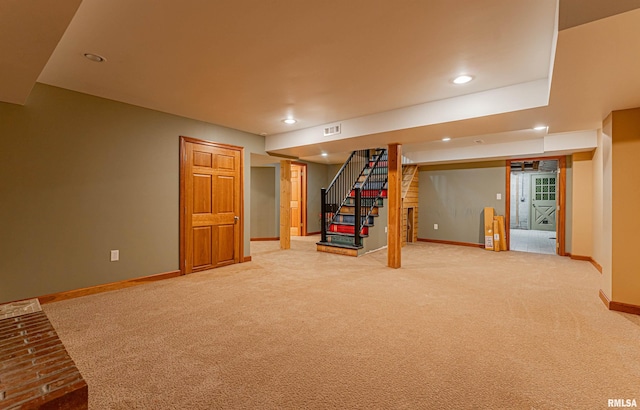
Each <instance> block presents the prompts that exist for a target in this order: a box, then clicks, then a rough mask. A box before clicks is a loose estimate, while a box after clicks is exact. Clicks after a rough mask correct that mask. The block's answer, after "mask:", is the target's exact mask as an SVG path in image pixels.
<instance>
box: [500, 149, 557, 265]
mask: <svg viewBox="0 0 640 410" xmlns="http://www.w3.org/2000/svg"><path fill="white" fill-rule="evenodd" d="M542 160H545V161H546V160H557V161H558V169H559V170H560V173H559V174H558V200H557V202H556V207H557V206H560V212H557V213H556V244H557V245H556V254H557V255H560V256H566V255H567V254H566V252H565V238H566V232H565V230H566V216H567V210H566V207H567V192H566V190H567V157H566V156H551V157H533V158H513V159H508V160H506V170H507V172H506V173H507V177H506V180H507V183H506V190H505V197H506V198H505V211H504V213H505V216H504V220H505V221H504V224H505V238H506V240H507V250H509V249H510V248H511V246H510V241H509V237H510V235H511V162H520V161H542Z"/></svg>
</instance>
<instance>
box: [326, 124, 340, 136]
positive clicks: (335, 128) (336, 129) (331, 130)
mask: <svg viewBox="0 0 640 410" xmlns="http://www.w3.org/2000/svg"><path fill="white" fill-rule="evenodd" d="M341 132H342V126H341V124H336V125H332V126H330V127H325V128H324V136H325V137H328V136H330V135H336V134H340V133H341Z"/></svg>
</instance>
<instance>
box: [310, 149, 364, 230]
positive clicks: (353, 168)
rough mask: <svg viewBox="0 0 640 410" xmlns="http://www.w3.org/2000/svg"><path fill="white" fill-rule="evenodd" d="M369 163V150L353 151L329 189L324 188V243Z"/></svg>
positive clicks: (322, 203)
mask: <svg viewBox="0 0 640 410" xmlns="http://www.w3.org/2000/svg"><path fill="white" fill-rule="evenodd" d="M368 162H369V150H368V149H363V150H359V151H353V152H352V153H351V155H350V156H349V158H348V159H347V161H346V162H345V163H344V165H342V168H340V171H338V173H337V174H336V176H335V177H334V178H333V181H331V184H329V188H326V189H325V188H322V190H321V192H320V198H321V201H322V202H321V210H320V218H321V222H320V225H321V238H320V240H321V241H322V242H326V241H327V231H328V230H329V226H330V225H331V223H332V222H333V219H334V217H335V216H336V214H337V213H338V211H339V210H340V208H341V207H342V204H343V203H344V200H345V198H347V196H349V194H350V193H351V190H352V189H353V185H354V182H355V181H357V179H358V178H359V177H360V175H361V174H362V170H363V169H364V168H365V166H366V165H367V164H368ZM356 204H357V203H356Z"/></svg>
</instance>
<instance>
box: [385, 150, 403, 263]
mask: <svg viewBox="0 0 640 410" xmlns="http://www.w3.org/2000/svg"><path fill="white" fill-rule="evenodd" d="M388 157H389V162H388V164H389V182H388V185H387V198H388V199H389V214H388V215H389V218H388V236H387V265H388V266H389V267H390V268H399V267H400V266H401V264H402V145H400V144H391V145H389V151H388Z"/></svg>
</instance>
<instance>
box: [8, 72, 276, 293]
mask: <svg viewBox="0 0 640 410" xmlns="http://www.w3.org/2000/svg"><path fill="white" fill-rule="evenodd" d="M0 135H1V136H2V137H1V140H0V153H2V158H1V160H0V198H2V199H1V201H0V227H2V228H1V230H0V232H1V236H0V283H2V286H0V303H1V302H7V301H12V300H17V299H22V298H30V297H35V296H41V295H45V294H49V293H55V292H62V291H67V290H72V289H78V288H83V287H89V286H95V285H99V284H104V283H110V282H116V281H120V280H126V279H132V278H136V277H141V276H147V275H153V274H158V273H164V272H170V271H175V270H178V196H179V158H178V152H179V136H180V135H184V136H188V137H193V138H199V139H203V140H209V141H216V142H221V143H227V144H232V145H239V146H243V147H245V158H246V160H245V168H244V173H245V190H244V200H245V209H244V217H245V221H244V222H245V224H244V253H245V255H249V254H250V248H249V247H250V243H249V239H250V232H251V231H250V228H251V226H250V220H251V209H250V207H249V204H250V203H251V168H250V166H251V164H250V159H249V158H250V153H251V152H255V153H260V154H265V152H264V137H261V136H258V135H253V134H249V133H245V132H241V131H237V130H233V129H229V128H225V127H221V126H217V125H213V124H209V123H205V122H201V121H196V120H191V119H187V118H183V117H178V116H175V115H169V114H165V113H161V112H158V111H153V110H149V109H145V108H141V107H136V106H133V105H129V104H123V103H119V102H115V101H111V100H107V99H103V98H98V97H93V96H89V95H86V94H81V93H77V92H73V91H68V90H63V89H60V88H56V87H51V86H47V85H43V84H36V85H35V87H34V89H33V91H32V93H31V96H30V97H29V100H28V101H27V103H26V105H24V106H20V105H14V104H7V103H0ZM112 249H118V250H120V261H118V262H110V261H109V251H110V250H112Z"/></svg>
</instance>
